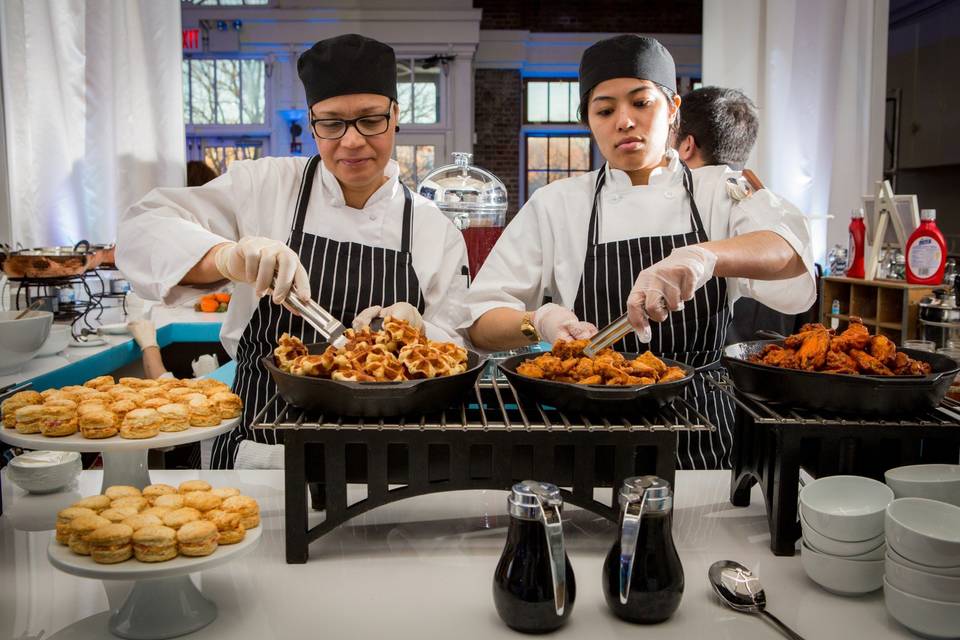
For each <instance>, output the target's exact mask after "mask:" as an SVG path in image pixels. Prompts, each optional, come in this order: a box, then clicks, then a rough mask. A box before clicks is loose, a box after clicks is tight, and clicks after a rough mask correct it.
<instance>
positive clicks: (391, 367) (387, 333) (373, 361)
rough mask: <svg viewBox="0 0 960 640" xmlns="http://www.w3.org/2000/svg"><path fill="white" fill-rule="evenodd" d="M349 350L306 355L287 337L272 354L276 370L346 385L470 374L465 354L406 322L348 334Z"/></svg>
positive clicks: (393, 320)
mask: <svg viewBox="0 0 960 640" xmlns="http://www.w3.org/2000/svg"><path fill="white" fill-rule="evenodd" d="M344 337H345V338H346V344H345V345H344V346H343V347H342V348H340V349H336V348H334V347H327V350H326V351H324V352H323V353H322V354H320V355H308V354H307V349H306V347H304V346H303V343H301V342H300V340H298V339H297V338H295V337H292V336H289V335H287V334H283V336H281V337H280V342H279V344H278V346H277V348H276V349H275V350H274V358H275V362H276V364H277V366H278V367H280V368H281V369H284V370H285V371H287V372H289V373H292V374H294V375H299V376H308V377H314V378H330V379H332V380H339V381H345V382H399V381H402V380H413V379H423V378H436V377H439V376H450V375H455V374H458V373H463V372H464V371H466V370H467V359H468V358H467V350H466V349H464V348H463V347H460V346H458V345H455V344H452V343H449V342H434V341H428V340H427V338H426V336H425V335H424V334H423V333H421V332H420V331H418V330H417V329H414V328H413V327H411V326H410V324H409V323H407V322H406V321H404V320H397V319H396V318H387V319H386V320H384V322H383V329H382V330H380V331H371V330H370V329H369V327H368V328H366V329H363V330H361V331H355V330H353V329H348V330H347V331H345V332H344Z"/></svg>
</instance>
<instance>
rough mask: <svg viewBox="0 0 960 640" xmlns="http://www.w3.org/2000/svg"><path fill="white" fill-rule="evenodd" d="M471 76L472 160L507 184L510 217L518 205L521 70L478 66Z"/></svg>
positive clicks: (508, 213) (508, 215)
mask: <svg viewBox="0 0 960 640" xmlns="http://www.w3.org/2000/svg"><path fill="white" fill-rule="evenodd" d="M473 79H474V86H473V95H474V122H475V123H476V125H475V131H476V142H475V143H474V145H473V162H474V164H476V165H478V166H480V167H483V168H484V169H486V170H488V171H491V172H493V174H494V175H496V176H497V177H498V178H500V180H502V181H503V184H504V185H505V186H506V187H507V194H508V197H509V199H510V204H509V206H508V208H507V217H508V219H509V218H512V217H513V216H514V214H516V212H517V209H518V208H519V206H518V202H517V196H518V195H519V190H520V185H519V172H520V126H521V111H520V92H521V80H520V72H519V71H518V70H516V69H477V70H476V71H474V76H473Z"/></svg>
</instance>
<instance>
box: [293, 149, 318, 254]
mask: <svg viewBox="0 0 960 640" xmlns="http://www.w3.org/2000/svg"><path fill="white" fill-rule="evenodd" d="M318 164H320V156H319V154H318V155H315V156H313V157H312V158H310V160H309V161H307V166H306V167H304V168H303V177H301V178H300V194H299V195H298V196H297V208H296V214H295V215H294V216H293V226H292V227H291V228H290V231H291V235H292V234H293V233H301V232H303V223H304V221H305V220H306V219H307V205H308V204H310V192H311V191H313V178H314V176H315V175H316V173H317V165H318ZM287 244H290V243H289V242H288V243H287Z"/></svg>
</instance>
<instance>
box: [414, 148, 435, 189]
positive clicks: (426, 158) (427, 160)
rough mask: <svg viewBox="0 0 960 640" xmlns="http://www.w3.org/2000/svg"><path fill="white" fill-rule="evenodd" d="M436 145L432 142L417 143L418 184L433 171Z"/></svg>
mask: <svg viewBox="0 0 960 640" xmlns="http://www.w3.org/2000/svg"><path fill="white" fill-rule="evenodd" d="M435 155H436V147H434V146H433V145H432V144H423V145H417V184H420V181H421V180H423V179H424V178H426V177H427V174H428V173H430V172H431V171H433V163H434V156H435Z"/></svg>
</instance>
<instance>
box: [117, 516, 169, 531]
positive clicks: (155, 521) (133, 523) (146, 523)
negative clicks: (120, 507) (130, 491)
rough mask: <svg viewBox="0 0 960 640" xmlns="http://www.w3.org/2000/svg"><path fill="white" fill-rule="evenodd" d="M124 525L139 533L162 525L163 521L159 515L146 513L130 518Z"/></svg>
mask: <svg viewBox="0 0 960 640" xmlns="http://www.w3.org/2000/svg"><path fill="white" fill-rule="evenodd" d="M123 524H125V525H127V526H128V527H130V528H131V529H133V530H134V531H137V530H139V529H143V528H144V527H150V526H158V525H162V524H163V520H162V519H161V518H160V516H158V515H155V514H152V513H146V512H144V513H138V514H136V515H132V516H130V517H129V518H127V519H126V520H124V521H123Z"/></svg>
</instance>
